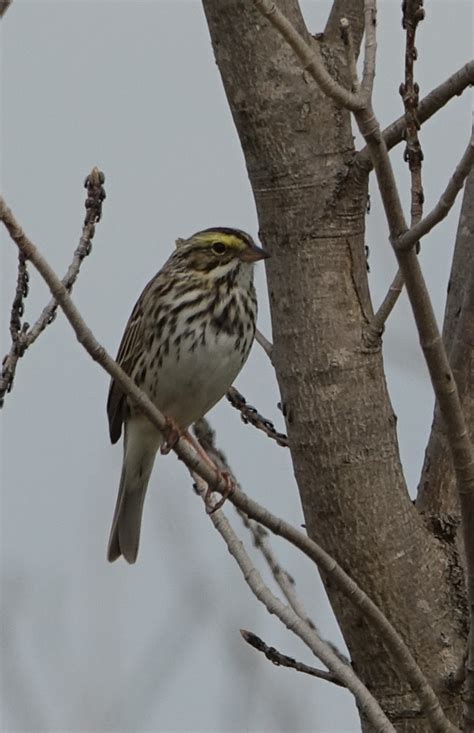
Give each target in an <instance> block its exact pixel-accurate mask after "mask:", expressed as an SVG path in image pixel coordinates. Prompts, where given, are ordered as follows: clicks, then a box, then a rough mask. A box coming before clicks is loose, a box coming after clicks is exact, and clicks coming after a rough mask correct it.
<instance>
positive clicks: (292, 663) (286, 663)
mask: <svg viewBox="0 0 474 733" xmlns="http://www.w3.org/2000/svg"><path fill="white" fill-rule="evenodd" d="M240 633H241V635H242V638H243V639H244V641H246V642H247V644H250V646H253V648H254V649H257V650H258V651H259V652H262V653H263V654H265V656H266V658H267V659H269V660H270V662H271V663H272V664H274V665H275V666H277V667H289V668H290V669H295V670H296V671H297V672H304V674H309V675H311V676H312V677H318V679H320V680H326V682H332V683H333V684H334V685H339V686H340V687H345V684H344V683H343V682H341V681H340V679H339V678H338V677H336V676H335V675H333V674H331V672H326V671H325V670H324V669H316V668H315V667H309V666H308V665H307V664H303V663H302V662H297V661H296V659H293V657H288V656H287V655H286V654H282V653H281V652H279V651H278V649H275V647H274V646H267V644H265V642H264V641H263V639H261V638H260V637H259V636H257V635H256V634H253V633H252V632H251V631H246V629H240Z"/></svg>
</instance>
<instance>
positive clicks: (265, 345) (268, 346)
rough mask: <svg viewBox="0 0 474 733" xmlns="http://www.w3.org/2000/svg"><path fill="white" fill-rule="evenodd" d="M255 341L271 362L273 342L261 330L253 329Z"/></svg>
mask: <svg viewBox="0 0 474 733" xmlns="http://www.w3.org/2000/svg"><path fill="white" fill-rule="evenodd" d="M255 341H256V342H257V343H258V344H259V345H260V346H261V347H262V349H263V350H264V352H265V353H266V355H267V356H268V358H269V359H270V361H271V362H272V364H273V344H272V342H271V341H269V340H268V339H267V338H266V337H265V336H264V335H263V333H262V332H261V331H259V330H258V328H257V329H255Z"/></svg>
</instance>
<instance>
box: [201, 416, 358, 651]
mask: <svg viewBox="0 0 474 733" xmlns="http://www.w3.org/2000/svg"><path fill="white" fill-rule="evenodd" d="M194 433H195V435H196V438H197V439H198V440H199V442H200V444H201V446H202V447H203V448H204V450H205V451H206V453H207V454H208V456H209V457H210V458H212V460H213V461H214V463H216V465H218V466H219V467H220V468H221V469H222V470H223V471H226V472H227V473H228V474H229V475H230V476H231V478H232V479H233V482H234V484H235V485H236V486H238V482H237V479H236V478H235V475H234V474H233V471H232V469H231V467H230V466H229V462H228V460H227V457H226V456H225V454H224V453H223V451H222V450H220V449H219V448H218V447H217V446H216V442H215V431H214V430H213V429H212V428H211V426H210V424H209V422H208V421H207V420H206V418H201V420H198V422H197V423H196V424H195V425H194ZM239 488H240V487H239ZM236 511H237V513H238V515H239V516H240V518H241V520H242V522H243V524H244V526H245V527H247V529H248V530H249V532H250V533H251V534H252V537H253V542H254V545H255V547H257V548H258V549H259V550H260V552H261V554H262V555H263V557H264V559H265V561H266V563H267V565H268V567H269V568H270V570H271V573H272V575H273V577H274V579H275V582H276V583H277V585H278V586H279V588H280V590H281V592H282V593H283V595H284V596H285V598H286V600H287V601H288V603H289V604H290V606H291V608H292V609H293V611H294V612H295V613H296V614H297V615H298V616H299V617H300V618H301V619H302V620H303V621H305V622H306V623H307V624H308V626H309V627H310V628H311V629H316V630H317V627H316V625H315V623H314V622H313V621H312V619H311V618H310V617H309V615H308V613H307V612H306V609H305V608H304V606H303V604H302V602H301V600H300V598H299V597H298V595H297V593H296V589H295V581H294V580H293V578H292V577H291V575H290V574H289V573H288V572H286V570H284V568H282V566H281V564H280V563H279V562H278V561H277V559H276V557H275V555H274V554H273V552H272V550H271V549H270V547H269V545H268V542H267V538H268V532H267V530H266V529H265V528H264V527H262V525H261V524H259V523H258V522H256V521H255V520H254V519H251V518H250V517H248V516H247V514H246V513H245V512H243V511H241V510H240V509H238V508H237V507H236ZM318 633H319V632H318ZM325 641H326V643H327V644H329V645H330V647H331V649H332V650H333V651H334V653H335V654H337V656H338V657H339V659H341V660H342V661H343V662H345V663H346V664H349V660H348V659H347V657H346V656H345V655H344V654H343V653H342V652H341V651H340V650H339V649H338V648H337V646H336V645H335V644H333V643H332V642H331V641H327V640H326V639H325Z"/></svg>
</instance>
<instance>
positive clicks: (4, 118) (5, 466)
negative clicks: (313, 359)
mask: <svg viewBox="0 0 474 733" xmlns="http://www.w3.org/2000/svg"><path fill="white" fill-rule="evenodd" d="M399 5H400V3H399V2H397V1H396V0H393V1H392V0H390V1H387V2H382V3H381V5H380V11H379V62H378V67H377V78H376V95H375V105H376V110H377V111H378V113H379V116H380V120H381V123H382V124H384V125H385V124H387V123H389V122H391V121H392V119H394V118H395V117H397V116H398V115H399V114H400V113H401V101H400V97H399V95H398V87H399V84H400V81H401V80H402V78H403V43H404V36H403V32H402V28H401V24H400V7H399ZM329 6H330V3H329V2H322V1H321V2H319V1H316V0H312V1H311V2H310V1H309V0H308V1H307V2H304V3H303V9H304V12H305V14H306V18H307V21H308V25H309V28H310V29H311V31H312V32H314V33H316V32H319V31H321V30H322V29H323V27H324V23H325V18H326V15H327V11H328V8H329ZM426 6H427V7H426V11H427V19H426V21H425V22H424V23H423V24H422V25H421V26H420V30H419V34H418V43H417V46H418V49H419V62H418V63H417V66H416V76H417V79H418V82H419V84H420V87H421V93H422V95H424V94H426V93H427V92H428V91H429V90H430V89H431V88H432V87H433V86H435V85H436V84H438V83H440V82H441V81H442V80H444V79H445V78H446V77H447V76H448V75H449V74H451V73H453V72H454V71H455V70H457V69H458V68H459V67H460V66H461V65H462V64H464V63H465V62H466V61H467V60H468V59H469V58H470V57H471V56H472V7H471V3H470V2H468V0H466V1H465V2H463V1H460V0H457V1H456V2H453V1H452V0H450V2H441V1H434V2H430V3H426ZM1 26H2V27H1V44H2V46H1V48H2V53H1V150H0V152H1V184H2V192H3V193H4V195H5V196H6V199H7V202H8V203H9V204H10V205H11V206H12V208H13V210H14V213H15V214H16V216H17V217H18V220H19V221H20V222H21V224H22V226H23V227H24V229H25V231H26V232H27V234H28V235H29V236H30V237H31V238H32V240H33V241H34V242H35V243H36V244H37V245H38V246H39V247H40V249H41V251H42V252H43V254H45V256H46V257H47V258H48V260H49V262H50V263H51V264H52V265H53V266H54V268H55V269H56V271H57V272H58V273H59V274H60V275H62V274H63V273H64V271H65V270H66V268H67V266H68V264H69V262H70V259H71V255H72V251H73V250H74V248H75V247H76V244H77V241H78V238H79V236H80V231H81V226H82V221H83V216H84V208H83V203H84V190H83V188H82V183H83V179H84V177H85V175H86V174H87V173H88V172H89V171H90V170H91V168H92V166H94V165H98V166H99V167H100V168H101V169H102V170H104V171H105V174H106V190H107V200H106V202H105V204H104V215H103V221H102V222H101V223H100V224H99V225H98V227H97V233H96V238H95V240H94V249H93V253H92V255H91V256H90V257H89V258H88V259H87V260H86V261H85V263H84V265H83V268H82V271H81V275H80V278H79V281H78V283H77V285H76V287H75V289H74V300H75V302H76V304H77V305H78V307H79V308H80V310H81V312H82V314H83V315H84V317H85V318H86V320H87V321H88V323H89V325H90V326H91V328H92V329H93V331H94V333H95V335H96V336H97V338H98V339H99V340H100V341H101V342H102V343H103V344H104V345H105V346H106V347H107V348H108V349H109V350H110V351H111V352H112V353H113V354H115V352H116V349H117V346H118V343H119V340H120V337H121V334H122V331H123V328H124V324H125V322H126V320H127V318H128V316H129V313H130V310H131V308H132V306H133V304H134V302H135V300H136V298H137V297H138V295H139V293H140V292H141V290H142V288H143V286H144V284H145V283H146V282H147V281H148V279H149V278H150V277H151V275H152V274H154V273H155V272H156V271H157V270H158V269H159V267H160V266H161V265H162V264H163V262H164V261H165V259H166V258H167V256H168V255H169V253H170V251H171V249H172V247H173V242H174V240H175V239H176V237H178V236H187V235H189V234H191V233H192V232H194V231H196V230H199V229H202V228H206V227H209V226H215V225H225V226H236V227H239V228H242V229H244V230H247V231H249V232H251V233H252V234H254V235H256V233H257V231H258V225H257V219H256V214H255V208H254V204H253V198H252V194H251V189H250V185H249V183H248V179H247V175H246V171H245V165H244V161H243V156H242V153H241V150H240V146H239V142H238V139H237V135H236V132H235V129H234V126H233V123H232V119H231V116H230V113H229V110H228V108H227V103H226V100H225V97H224V93H223V89H222V85H221V81H220V77H219V74H218V70H217V67H216V65H215V63H214V59H213V54H212V50H211V45H210V40H209V35H208V31H207V26H206V23H205V19H204V14H203V11H202V7H201V5H200V3H199V2H198V1H197V0H174V1H173V0H150V1H148V2H140V1H138V0H135V1H134V2H130V1H129V2H116V1H115V0H102V1H101V2H89V1H88V0H84V1H78V0H71V1H69V0H62V1H61V2H42V1H40V0H35V1H34V2H27V1H26V0H14V3H13V5H12V7H11V8H10V9H9V11H8V12H7V14H6V15H5V18H4V20H3V22H2V24H1ZM470 124H471V119H470V97H469V93H468V92H466V93H465V94H464V95H463V96H462V97H461V98H459V99H455V100H454V101H452V102H451V103H450V104H449V106H448V107H447V108H446V109H444V110H443V111H442V112H441V114H440V115H439V117H438V118H437V119H436V120H434V121H432V122H430V123H428V124H426V125H425V126H424V127H423V131H422V134H421V140H422V146H423V150H424V152H425V164H424V170H425V195H426V205H427V208H431V206H432V205H433V204H434V203H435V201H436V200H437V197H438V195H439V194H440V192H441V191H442V189H443V188H444V186H445V185H446V182H447V179H448V177H449V175H450V173H451V171H452V169H453V167H454V165H455V164H456V163H457V161H458V160H459V157H460V156H461V154H462V151H463V149H464V147H465V145H466V142H467V139H468V135H469V132H470ZM393 160H394V162H395V163H396V169H397V174H398V176H399V180H400V185H401V190H402V195H403V199H404V202H405V203H406V202H407V201H408V196H409V179H408V173H407V170H406V168H405V166H404V164H403V162H402V147H401V146H399V147H398V148H397V149H396V150H395V151H394V153H393ZM458 211H459V202H458V204H457V205H456V207H455V210H454V212H453V214H452V216H451V217H450V219H449V220H448V221H447V222H444V223H443V224H442V225H441V226H440V227H439V228H438V229H437V230H436V232H435V233H433V234H432V235H431V236H430V237H429V239H427V240H426V242H425V244H424V246H423V250H422V254H421V259H422V263H423V266H424V269H425V271H426V273H427V278H428V281H429V284H430V286H431V288H432V292H433V297H434V299H435V305H436V310H437V314H438V316H439V317H440V318H441V317H442V313H443V307H444V298H445V292H446V285H447V280H448V274H449V263H450V257H451V253H452V246H453V241H454V235H455V230H456V225H457V214H458ZM367 225H368V236H367V243H368V245H369V246H370V266H371V274H370V282H371V286H372V292H373V296H374V301H375V303H376V304H377V303H379V302H380V300H381V298H382V297H383V295H384V293H385V290H386V287H387V285H388V283H389V281H390V279H391V278H392V276H393V274H394V271H395V264H394V258H393V255H392V253H391V251H390V248H389V245H388V241H387V228H386V225H385V222H384V220H383V217H382V216H381V212H380V204H379V199H378V195H377V193H376V191H375V190H373V191H372V212H371V214H370V216H369V217H368V220H367ZM1 236H2V244H1V253H2V259H1V266H2V281H1V285H2V294H1V295H2V310H1V313H2V320H1V329H2V344H3V345H2V353H3V352H5V351H6V350H7V349H8V346H9V341H8V318H9V309H10V304H11V298H12V293H13V291H14V283H15V276H16V250H15V247H14V245H13V244H11V243H10V242H9V240H8V239H7V238H6V237H5V235H4V234H3V231H2V233H1ZM257 287H258V292H259V297H260V317H259V325H260V328H261V330H262V331H263V332H264V333H266V334H267V335H268V336H271V333H270V324H269V317H268V309H267V302H266V287H265V278H264V268H263V266H262V265H259V266H258V267H257ZM47 299H48V294H47V291H46V288H45V287H44V286H43V284H42V283H41V282H40V281H39V278H38V277H37V276H36V275H35V274H32V277H31V292H30V296H29V298H28V301H27V313H26V318H27V320H28V321H29V322H32V321H34V319H35V318H36V317H37V315H38V313H39V311H40V309H41V308H42V307H43V305H44V304H45V302H46V300H47ZM315 327H317V324H316V325H315ZM384 348H385V358H386V364H387V373H388V378H389V387H390V393H391V396H392V399H393V403H394V407H395V411H396V413H397V414H398V418H399V421H398V428H399V437H400V446H401V452H402V459H403V463H404V467H405V471H406V476H407V480H408V482H409V485H410V488H411V490H412V491H413V490H414V489H415V487H416V483H417V479H418V476H419V471H420V467H421V464H422V460H423V451H424V446H425V444H426V439H427V435H428V430H429V425H430V422H431V415H432V406H433V400H432V393H431V388H430V385H429V382H428V379H427V374H426V369H425V367H424V365H423V363H422V361H421V358H420V351H419V347H418V344H417V338H416V335H415V331H414V327H413V325H412V323H411V320H410V315H409V309H408V306H407V302H406V299H405V298H403V300H402V302H400V303H399V304H398V305H397V308H396V311H395V313H394V315H393V317H392V319H391V320H390V323H389V327H388V329H387V334H386V337H385V347H384ZM237 386H238V387H239V389H241V390H242V392H243V393H244V394H245V395H246V397H247V399H248V400H249V401H250V402H251V403H252V404H256V405H257V406H258V408H259V409H260V410H261V411H262V412H263V413H264V414H265V415H267V416H268V417H269V418H271V419H273V420H274V421H275V424H276V425H277V426H278V427H279V428H281V429H283V422H282V418H281V415H280V413H279V412H278V410H277V408H276V403H277V402H278V400H279V396H278V392H277V388H276V382H275V379H274V377H273V375H272V371H271V369H270V368H269V364H268V362H267V360H266V358H265V356H264V354H263V353H262V351H261V349H260V348H259V347H258V346H255V347H254V349H253V352H252V354H251V357H250V359H249V361H248V363H247V365H246V367H245V369H244V371H243V372H242V374H241V375H240V377H239V379H238V382H237ZM107 390H108V378H107V376H106V375H105V373H104V372H103V371H101V369H100V368H98V367H97V365H95V364H94V363H93V362H92V361H91V360H90V358H89V357H88V356H87V355H86V354H85V352H84V351H83V350H82V347H80V346H79V344H78V343H77V342H76V341H75V338H74V336H73V334H72V331H71V329H70V327H69V326H68V325H67V324H66V322H65V319H64V318H63V317H62V316H59V317H58V318H57V320H56V322H55V323H54V324H53V325H52V326H51V327H50V328H48V329H47V331H46V332H45V333H44V334H43V335H42V336H41V338H40V339H39V341H38V342H37V343H36V344H35V346H34V348H33V349H32V350H31V351H30V352H28V354H27V355H26V357H25V359H24V360H22V362H21V363H20V365H19V368H18V371H17V377H16V381H15V387H14V390H13V392H12V393H11V394H10V395H9V396H8V397H7V399H6V403H5V408H4V410H3V414H2V439H1V447H2V474H1V572H2V586H1V595H2V607H3V608H2V626H1V633H2V639H1V647H2V688H1V689H2V709H1V715H2V730H4V731H58V732H59V731H71V732H72V731H94V732H98V733H100V732H101V731H119V730H120V731H127V732H128V731H185V730H186V731H224V730H229V731H256V730H268V731H296V730H312V731H326V732H327V733H329V732H331V733H333V732H338V731H357V730H358V729H359V725H358V717H357V714H356V711H355V708H354V705H353V703H352V699H351V696H350V694H349V693H347V692H344V691H343V690H339V689H338V688H335V687H330V686H328V685H327V684H326V683H324V682H318V681H314V680H313V679H311V678H309V677H306V676H304V675H298V674H296V673H295V672H293V671H290V670H283V669H279V668H276V667H274V666H272V665H271V664H270V663H269V662H268V661H267V660H265V659H264V658H263V657H262V656H261V655H258V654H257V653H256V652H254V651H252V650H251V649H250V648H249V647H247V646H246V645H245V644H244V642H243V641H242V640H241V638H240V635H239V628H247V629H250V630H252V631H254V632H255V633H257V634H259V635H260V636H262V637H263V638H264V639H265V640H266V641H267V642H268V643H269V644H271V645H275V646H277V647H278V648H279V649H281V651H283V652H285V653H288V654H291V655H293V656H297V657H298V658H300V659H302V660H303V661H306V662H308V663H311V662H312V658H311V655H310V654H309V652H308V651H307V650H306V649H305V648H304V647H303V646H302V645H301V644H300V643H299V642H298V640H296V639H295V638H294V637H292V636H291V634H290V632H288V631H286V630H285V629H284V628H282V627H281V626H280V624H279V623H278V622H277V621H276V620H275V619H273V618H271V617H269V616H268V614H267V613H266V612H265V611H264V610H263V608H262V607H260V606H259V604H258V602H257V601H256V600H255V599H254V598H253V597H252V596H251V595H250V593H249V591H248V590H247V587H246V585H245V583H244V581H243V579H242V577H241V575H240V573H239V571H238V570H237V569H236V567H235V564H234V561H233V560H232V559H231V558H230V556H229V555H228V553H227V551H226V549H225V547H224V545H223V543H222V541H221V540H220V538H219V536H218V535H217V534H216V532H215V531H214V529H213V528H212V525H211V523H210V521H209V519H208V517H207V516H206V515H205V513H204V511H203V506H202V503H201V502H200V500H199V499H198V498H196V497H195V496H194V494H193V492H192V491H191V488H190V480H189V478H188V475H187V472H186V470H185V469H184V467H183V465H182V464H180V463H179V462H178V461H177V460H176V458H175V456H174V455H170V456H168V457H162V458H161V457H160V458H159V459H158V460H157V463H156V467H155V471H154V474H153V477H152V481H151V484H150V491H149V494H148V497H147V502H146V507H145V513H144V523H143V531H142V541H141V547H140V555H139V560H138V563H137V565H136V566H134V567H129V566H127V565H125V563H123V562H117V563H115V564H114V565H109V564H108V563H107V562H106V559H105V552H106V544H107V539H108V533H109V529H110V522H111V519H112V512H113V508H114V504H115V498H116V491H117V487H118V480H119V474H120V466H121V458H122V457H121V447H120V446H114V447H112V446H111V445H110V444H109V439H108V430H107V421H106V415H105V401H106V397H107ZM210 418H211V420H212V424H213V425H214V427H215V428H216V429H217V431H218V440H219V444H220V445H221V447H223V448H224V449H225V451H226V452H227V455H228V457H229V459H230V462H231V465H232V466H233V467H234V468H235V469H236V470H237V473H238V476H239V479H240V481H241V483H242V486H243V487H244V489H245V490H246V491H247V492H248V493H249V494H251V495H252V496H253V497H255V498H256V499H257V500H258V501H260V502H262V503H264V504H266V505H267V506H268V507H269V508H271V509H272V511H274V512H275V513H277V514H281V515H283V516H284V517H285V518H286V519H288V520H289V521H291V522H293V523H295V524H299V523H301V521H302V513H301V509H300V506H299V500H298V495H297V491H296V487H295V483H294V479H293V475H292V469H291V465H290V460H289V455H288V453H287V452H286V451H285V450H284V449H282V448H279V447H277V446H276V445H274V444H272V443H271V442H270V441H269V440H267V439H266V438H265V436H263V435H262V434H259V433H256V432H255V431H254V430H252V428H250V427H248V426H245V425H243V424H242V422H241V421H240V419H239V415H238V413H237V412H235V411H234V410H233V409H232V408H231V407H230V406H229V405H228V404H227V403H226V402H224V403H222V404H220V405H218V406H217V407H216V408H215V409H214V410H213V411H212V413H211V415H210ZM227 513H228V514H229V515H230V516H232V513H233V512H232V508H231V507H228V508H227ZM236 527H237V528H239V531H241V532H242V534H243V536H245V532H244V531H243V530H241V529H240V527H239V523H238V521H237V522H236ZM272 545H273V546H274V547H275V549H276V550H277V551H278V554H279V557H280V558H281V560H282V562H283V564H284V566H285V567H286V568H287V569H288V570H289V571H290V573H291V574H292V575H293V576H294V577H295V579H296V582H297V588H298V590H299V591H300V593H301V597H302V599H303V601H304V603H305V604H306V606H307V608H308V611H309V613H310V614H311V616H312V617H313V619H314V620H315V621H316V623H317V624H318V626H319V627H320V629H321V631H322V633H323V635H324V636H326V637H328V638H330V639H332V640H333V641H335V642H336V643H338V644H340V645H341V647H342V646H343V642H342V640H341V637H340V634H339V631H338V628H337V625H336V623H335V621H334V619H333V617H332V615H331V613H330V610H329V607H328V604H327V601H326V599H325V597H324V594H323V592H322V590H321V585H320V583H319V581H318V580H317V579H316V578H315V573H314V571H313V568H312V567H311V566H310V564H309V563H308V562H306V560H304V559H301V558H300V557H299V556H298V554H297V553H296V552H293V551H292V550H291V549H290V548H288V547H286V546H285V544H284V543H283V542H281V541H278V540H276V539H275V540H273V541H272Z"/></svg>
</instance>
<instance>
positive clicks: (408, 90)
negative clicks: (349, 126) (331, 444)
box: [368, 0, 424, 343]
mask: <svg viewBox="0 0 474 733" xmlns="http://www.w3.org/2000/svg"><path fill="white" fill-rule="evenodd" d="M402 12H403V19H402V25H403V27H404V28H405V31H406V40H405V81H404V83H403V84H401V85H400V95H401V97H402V99H403V105H404V107H405V139H406V147H405V152H404V154H403V157H404V160H405V161H406V162H407V163H408V167H409V169H410V179H411V207H410V211H411V220H410V226H411V227H413V226H415V224H418V222H419V221H420V219H421V217H422V214H423V202H424V194H423V182H422V177H421V164H422V161H423V151H422V150H421V145H420V140H419V137H418V129H419V127H420V123H419V122H418V104H419V91H420V90H419V86H418V84H417V83H416V82H415V77H414V66H415V60H416V59H417V58H418V52H417V50H416V46H415V38H416V29H417V27H418V23H420V21H421V20H423V18H424V10H423V0H405V2H404V3H403V4H402ZM418 251H419V243H417V253H418ZM402 290H403V277H402V275H401V273H400V270H399V271H398V272H397V274H396V275H395V277H394V279H393V281H392V284H391V285H390V287H389V289H388V292H387V295H386V296H385V298H384V299H383V301H382V304H381V306H380V307H379V309H378V311H377V313H376V314H375V316H374V318H373V319H372V323H371V324H370V325H369V328H368V336H369V339H370V340H371V341H372V342H373V343H376V340H377V339H378V338H379V337H380V335H381V334H382V332H383V329H384V326H385V323H386V321H387V318H388V317H389V315H390V313H391V312H392V310H393V309H394V307H395V305H396V302H397V300H398V298H399V297H400V294H401V292H402Z"/></svg>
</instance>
